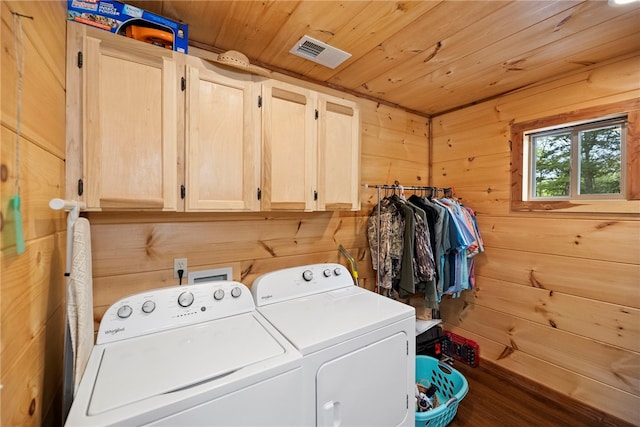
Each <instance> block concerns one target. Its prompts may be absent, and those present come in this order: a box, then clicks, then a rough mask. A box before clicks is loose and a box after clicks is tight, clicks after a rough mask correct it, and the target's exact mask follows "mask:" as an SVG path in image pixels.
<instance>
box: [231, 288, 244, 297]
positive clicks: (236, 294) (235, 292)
mask: <svg viewBox="0 0 640 427" xmlns="http://www.w3.org/2000/svg"><path fill="white" fill-rule="evenodd" d="M240 295H242V289H241V288H240V286H236V287H235V288H233V289H231V296H232V297H234V298H238V297H239V296H240Z"/></svg>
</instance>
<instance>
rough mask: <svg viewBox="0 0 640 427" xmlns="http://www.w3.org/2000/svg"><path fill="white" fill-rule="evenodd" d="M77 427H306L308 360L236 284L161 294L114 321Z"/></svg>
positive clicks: (126, 307) (114, 314)
mask: <svg viewBox="0 0 640 427" xmlns="http://www.w3.org/2000/svg"><path fill="white" fill-rule="evenodd" d="M96 342H97V344H96V345H95V346H94V348H93V350H92V352H91V355H90V357H89V361H88V363H87V367H86V370H85V372H84V375H83V377H82V380H81V382H80V385H79V387H78V390H77V392H76V395H75V398H74V401H73V404H72V406H71V409H70V412H69V416H68V418H67V420H66V425H67V426H93V425H100V426H107V425H127V426H133V425H154V426H160V425H163V426H225V427H226V426H251V427H254V426H279V427H280V426H299V425H300V424H301V423H302V421H303V412H302V410H303V408H302V399H301V381H302V369H301V361H302V356H301V354H300V353H299V352H298V351H297V350H296V349H295V348H294V347H293V346H292V345H291V344H290V343H289V342H288V341H287V340H286V339H285V338H284V337H282V335H281V334H280V333H279V332H278V331H277V330H276V329H275V328H274V327H273V326H272V325H270V324H269V323H268V322H267V321H266V320H265V319H264V318H263V317H262V316H261V315H260V314H258V312H257V311H256V310H255V305H254V302H253V299H252V297H251V293H250V292H249V289H248V288H247V287H246V286H245V285H243V284H241V283H239V282H233V281H217V282H208V283H202V284H195V285H188V286H176V287H169V288H161V289H157V290H151V291H148V292H144V293H140V294H136V295H132V296H129V297H127V298H124V299H122V300H120V301H118V302H117V303H115V304H113V305H112V306H111V307H110V308H109V309H108V310H107V312H106V313H105V315H104V317H103V319H102V322H101V323H100V328H99V332H98V337H97V341H96Z"/></svg>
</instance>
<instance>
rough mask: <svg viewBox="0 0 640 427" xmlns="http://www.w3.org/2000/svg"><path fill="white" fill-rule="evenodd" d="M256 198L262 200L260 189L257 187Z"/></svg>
mask: <svg viewBox="0 0 640 427" xmlns="http://www.w3.org/2000/svg"><path fill="white" fill-rule="evenodd" d="M257 195H258V200H262V190H261V189H260V187H258V194H257Z"/></svg>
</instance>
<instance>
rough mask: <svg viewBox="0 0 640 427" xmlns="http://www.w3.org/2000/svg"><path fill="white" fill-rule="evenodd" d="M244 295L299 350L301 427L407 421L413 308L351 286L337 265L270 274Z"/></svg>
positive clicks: (410, 419) (411, 397) (410, 420)
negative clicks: (248, 296) (301, 396)
mask: <svg viewBox="0 0 640 427" xmlns="http://www.w3.org/2000/svg"><path fill="white" fill-rule="evenodd" d="M251 292H252V294H253V297H254V300H255V303H256V306H257V309H258V311H259V312H260V313H261V314H263V315H264V317H265V318H267V319H268V320H269V322H271V323H272V324H273V325H274V326H275V327H276V328H277V329H278V330H279V331H280V332H281V333H282V334H283V335H284V336H285V337H287V339H289V341H291V343H293V345H294V346H295V347H296V348H297V349H298V350H299V351H300V353H302V355H303V358H304V359H303V376H304V378H303V385H304V390H303V398H304V402H303V407H304V414H305V418H304V425H306V426H313V425H315V426H332V427H337V426H367V427H372V426H384V427H392V426H413V425H414V420H415V372H414V371H415V309H414V308H413V307H411V306H409V305H406V304H402V303H400V302H398V301H394V300H392V299H390V298H387V297H383V296H381V295H378V294H376V293H374V292H371V291H368V290H366V289H363V288H359V287H357V286H355V285H354V284H353V281H352V279H351V276H350V275H349V271H348V270H347V269H346V268H345V267H344V266H342V265H340V264H314V265H307V266H302V267H295V268H288V269H284V270H278V271H274V272H272V273H268V274H265V275H262V276H260V277H259V278H257V279H256V280H255V281H254V283H253V285H252V287H251Z"/></svg>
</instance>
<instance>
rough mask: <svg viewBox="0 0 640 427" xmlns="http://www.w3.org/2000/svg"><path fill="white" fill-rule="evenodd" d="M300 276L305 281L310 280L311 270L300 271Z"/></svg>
mask: <svg viewBox="0 0 640 427" xmlns="http://www.w3.org/2000/svg"><path fill="white" fill-rule="evenodd" d="M302 278H303V279H304V280H305V281H307V282H310V281H312V280H313V271H311V270H305V271H303V272H302Z"/></svg>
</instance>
